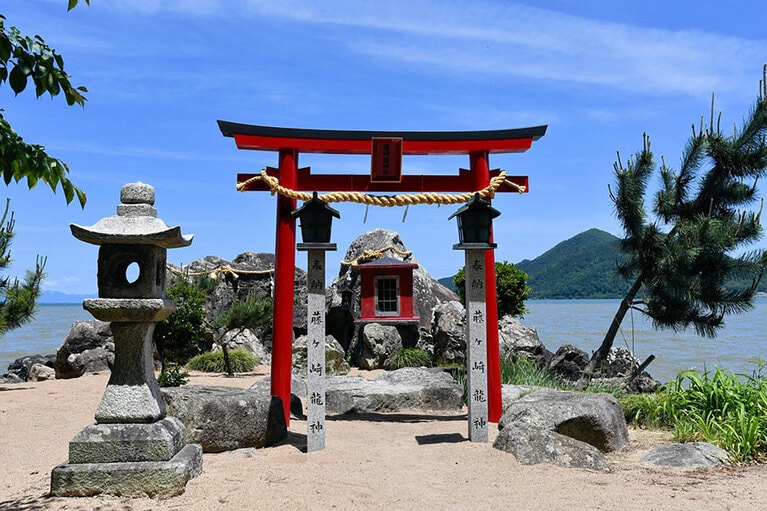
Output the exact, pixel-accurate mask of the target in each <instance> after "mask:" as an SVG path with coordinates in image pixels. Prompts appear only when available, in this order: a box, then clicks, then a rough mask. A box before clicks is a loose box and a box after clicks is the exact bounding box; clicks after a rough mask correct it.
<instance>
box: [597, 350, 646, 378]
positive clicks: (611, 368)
mask: <svg viewBox="0 0 767 511" xmlns="http://www.w3.org/2000/svg"><path fill="white" fill-rule="evenodd" d="M637 367H639V359H638V358H636V357H635V356H634V354H633V353H631V350H630V349H628V348H626V347H625V346H618V347H617V348H611V349H610V351H609V352H608V353H607V356H606V357H605V360H604V361H603V362H602V364H600V366H599V371H600V373H601V376H604V377H606V378H613V377H626V376H630V375H631V373H633V372H634V370H635V369H636V368H637Z"/></svg>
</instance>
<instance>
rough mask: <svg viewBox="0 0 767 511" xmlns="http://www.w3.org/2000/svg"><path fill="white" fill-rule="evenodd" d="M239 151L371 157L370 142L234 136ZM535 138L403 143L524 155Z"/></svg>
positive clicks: (414, 148) (408, 149)
mask: <svg viewBox="0 0 767 511" xmlns="http://www.w3.org/2000/svg"><path fill="white" fill-rule="evenodd" d="M234 142H235V144H236V145H237V148H238V149H251V150H256V151H279V150H280V149H282V148H291V149H295V150H297V151H299V152H302V153H323V154H370V152H371V147H370V140H369V139H368V140H348V139H347V140H339V139H326V138H293V137H273V136H263V135H244V134H238V133H235V134H234ZM532 145H533V138H532V137H526V138H512V139H495V140H492V139H488V140H403V141H402V154H403V155H426V154H469V153H471V152H473V151H488V152H490V153H521V152H524V151H527V150H528V149H530V147H531V146H532Z"/></svg>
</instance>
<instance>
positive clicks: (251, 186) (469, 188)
mask: <svg viewBox="0 0 767 511" xmlns="http://www.w3.org/2000/svg"><path fill="white" fill-rule="evenodd" d="M218 126H219V129H220V130H221V133H222V134H223V135H224V136H225V137H233V138H234V142H235V144H236V145H237V148H238V149H251V150H257V151H275V152H277V153H278V154H279V157H278V158H279V164H278V167H277V168H267V173H268V174H269V175H270V176H273V177H277V178H278V179H279V182H280V185H282V186H283V187H285V188H288V189H291V190H295V191H300V192H320V191H322V192H332V191H338V192H345V191H346V192H417V193H422V192H473V191H479V190H482V189H484V188H486V187H487V186H488V185H489V184H490V180H491V178H493V177H495V176H497V175H499V174H500V172H501V171H500V170H490V167H489V154H491V153H521V152H524V151H527V150H528V149H530V147H532V144H533V141H535V140H538V139H540V138H541V137H542V136H544V135H545V134H546V128H547V126H535V127H530V128H519V129H505V130H488V131H396V132H395V131H349V130H318V129H295V128H279V127H272V126H259V125H253V124H240V123H233V122H227V121H221V120H219V121H218ZM377 139H386V140H389V141H394V142H395V145H396V146H398V147H397V149H401V154H402V155H436V154H441V155H446V154H466V155H468V156H469V163H470V166H469V170H468V171H465V170H463V169H461V170H460V171H459V173H458V175H453V176H444V175H429V176H406V175H400V174H399V170H400V169H399V167H397V169H396V172H397V175H396V176H395V177H394V179H391V178H388V177H383V179H382V175H381V174H378V175H377V174H376V171H375V165H374V169H373V171H372V172H371V175H370V176H368V175H342V174H331V175H324V174H323V175H312V174H311V172H310V169H309V168H301V169H299V168H298V154H299V153H300V152H304V153H326V154H371V155H372V156H373V159H374V160H375V159H376V158H377V157H378V158H380V155H376V154H375V153H376V151H377V149H375V146H376V143H375V141H376V140H377ZM396 156H399V155H396ZM387 162H388V154H387ZM395 164H396V162H395ZM257 176H259V174H237V183H238V189H240V190H241V191H270V188H269V186H268V185H267V184H266V183H265V182H263V181H262V180H254V179H253V178H254V177H257ZM506 179H507V181H509V182H511V183H513V185H509V184H507V183H504V184H502V185H501V186H500V187H499V188H498V189H497V190H496V193H497V192H510V191H516V192H519V191H520V190H522V191H524V192H527V190H528V179H527V176H507V178H506ZM295 209H296V200H295V199H292V198H289V197H286V196H284V195H278V197H277V234H276V241H275V269H274V270H275V271H274V325H273V330H272V370H271V372H272V374H271V377H272V384H271V385H272V388H271V392H272V395H273V396H278V397H279V398H280V399H282V404H283V408H284V412H285V421H286V423H288V424H290V374H291V369H292V352H293V295H294V292H295V289H294V282H293V280H294V274H295V262H296V224H295V219H294V218H293V216H292V215H291V213H292V212H293V210H295ZM485 270H486V279H487V284H486V292H487V295H486V300H487V303H488V304H492V303H495V302H496V301H497V296H496V289H495V255H494V252H493V251H492V250H487V251H486V252H485ZM487 359H488V374H487V383H488V418H489V420H490V421H491V422H498V421H499V420H500V418H501V413H502V409H501V408H502V403H501V368H500V352H499V345H498V311H497V308H496V307H488V308H487Z"/></svg>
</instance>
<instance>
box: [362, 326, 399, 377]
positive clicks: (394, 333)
mask: <svg viewBox="0 0 767 511" xmlns="http://www.w3.org/2000/svg"><path fill="white" fill-rule="evenodd" d="M361 347H362V349H361V350H360V355H359V358H358V361H357V363H358V364H359V366H360V368H362V369H369V370H372V369H383V368H385V367H387V361H388V360H389V359H390V358H391V357H393V356H394V355H395V354H397V353H398V352H399V351H401V350H402V337H401V336H400V334H399V331H398V330H397V328H396V327H395V326H392V325H382V324H380V323H368V324H367V325H365V327H364V328H363V329H362V346H361Z"/></svg>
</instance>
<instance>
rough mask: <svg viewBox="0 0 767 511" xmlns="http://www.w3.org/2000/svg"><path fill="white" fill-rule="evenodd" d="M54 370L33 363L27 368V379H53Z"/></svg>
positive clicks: (54, 375) (54, 377) (54, 376)
mask: <svg viewBox="0 0 767 511" xmlns="http://www.w3.org/2000/svg"><path fill="white" fill-rule="evenodd" d="M55 379H56V371H55V369H53V368H52V367H48V366H46V365H43V364H35V365H33V366H32V367H31V368H30V369H29V381H47V380H55Z"/></svg>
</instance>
